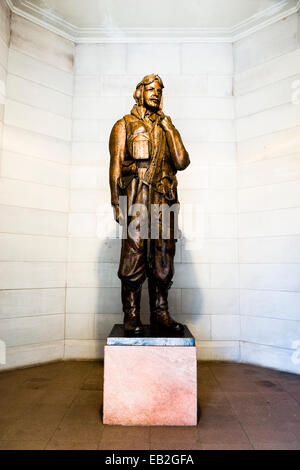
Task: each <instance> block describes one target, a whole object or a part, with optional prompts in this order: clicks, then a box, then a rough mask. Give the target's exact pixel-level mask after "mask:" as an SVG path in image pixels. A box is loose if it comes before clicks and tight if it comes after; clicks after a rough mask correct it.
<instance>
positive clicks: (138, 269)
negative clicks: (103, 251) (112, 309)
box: [118, 238, 146, 333]
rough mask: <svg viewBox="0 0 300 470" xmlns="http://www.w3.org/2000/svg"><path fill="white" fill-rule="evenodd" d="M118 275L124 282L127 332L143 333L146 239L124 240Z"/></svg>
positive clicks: (124, 309)
mask: <svg viewBox="0 0 300 470" xmlns="http://www.w3.org/2000/svg"><path fill="white" fill-rule="evenodd" d="M118 276H119V278H120V279H121V283H122V293H121V298H122V304H123V312H124V329H125V331H126V332H127V333H141V332H142V330H143V325H142V323H141V320H140V303H141V291H142V285H143V282H144V280H145V278H146V257H145V240H142V239H137V240H133V239H132V238H127V239H124V240H122V250H121V260H120V266H119V271H118Z"/></svg>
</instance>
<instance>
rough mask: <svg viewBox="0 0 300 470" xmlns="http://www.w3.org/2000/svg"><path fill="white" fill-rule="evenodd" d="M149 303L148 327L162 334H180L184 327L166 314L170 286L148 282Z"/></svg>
mask: <svg viewBox="0 0 300 470" xmlns="http://www.w3.org/2000/svg"><path fill="white" fill-rule="evenodd" d="M148 286H149V301H150V312H151V313H150V326H151V328H152V329H153V330H155V331H156V332H162V333H164V334H167V333H169V334H176V333H177V334H182V333H183V331H184V326H183V325H182V324H181V323H179V322H177V321H176V320H174V319H173V318H172V317H171V315H170V314H169V312H168V290H169V288H170V286H165V285H158V284H157V283H155V282H153V280H151V279H149V280H148Z"/></svg>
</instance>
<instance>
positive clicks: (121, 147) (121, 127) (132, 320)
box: [109, 74, 190, 334]
mask: <svg viewBox="0 0 300 470" xmlns="http://www.w3.org/2000/svg"><path fill="white" fill-rule="evenodd" d="M163 88H164V85H163V82H162V80H161V78H160V77H159V76H158V75H155V74H151V75H147V76H146V77H144V78H143V80H142V81H141V82H140V83H139V84H138V85H137V87H136V90H135V92H134V95H133V96H134V99H135V101H136V104H135V105H134V107H133V109H132V110H131V114H127V115H126V116H124V117H123V118H122V119H120V120H119V121H117V122H116V124H115V125H114V126H113V128H112V131H111V135H110V142H109V149H110V156H111V159H110V188H111V203H112V205H113V206H114V210H115V219H116V221H117V222H119V223H120V224H122V225H123V235H124V236H123V239H122V249H121V259H120V266H119V271H118V276H119V278H120V279H121V282H122V303H123V311H124V329H125V332H126V333H127V334H142V333H143V325H142V323H141V320H140V300H141V290H142V284H143V282H144V281H145V279H146V277H148V288H149V300H150V311H151V315H150V324H151V327H152V328H153V329H155V330H158V331H160V332H162V331H163V332H164V333H166V334H167V333H171V334H172V333H173V334H174V333H182V331H183V325H181V324H180V323H178V322H176V321H175V320H174V319H173V318H172V317H171V316H170V314H169V312H168V289H169V288H170V287H171V284H172V278H173V275H174V255H175V243H176V241H177V239H176V233H177V231H176V229H177V225H176V224H177V219H176V217H175V214H174V213H171V217H170V222H169V225H168V228H169V232H168V237H165V236H163V235H162V231H163V229H162V216H161V213H159V214H158V216H157V211H155V210H154V211H152V209H151V207H152V206H153V207H162V205H167V207H170V206H172V207H173V205H176V204H177V205H178V197H177V179H176V173H177V171H178V170H184V169H185V168H186V167H187V166H188V165H189V163H190V160H189V155H188V153H187V151H186V149H185V148H184V145H183V143H182V140H181V137H180V134H179V132H178V131H177V129H176V128H175V127H174V125H173V123H172V121H171V119H170V117H169V116H165V115H164V114H163V111H162V103H163V98H162V92H163ZM120 196H123V197H124V196H126V198H127V199H126V203H127V206H126V207H125V208H124V207H121V204H120ZM132 207H138V208H139V210H138V211H136V213H135V214H132ZM141 207H145V209H146V210H145V212H144V211H142V210H140V208H141ZM144 213H145V214H146V215H145V216H143V214H144ZM127 214H130V215H127ZM150 214H151V215H150ZM154 214H156V215H154ZM150 219H151V224H150V225H151V226H153V224H154V226H155V225H156V228H157V230H158V232H157V233H158V236H157V235H155V236H153V235H151V234H152V231H151V233H150V232H149V220H150ZM143 220H144V221H146V222H145V224H146V226H147V227H148V228H147V233H146V236H145V234H142V233H141V225H142V223H143ZM134 222H135V228H136V230H129V226H130V224H132V223H134ZM145 224H144V225H145Z"/></svg>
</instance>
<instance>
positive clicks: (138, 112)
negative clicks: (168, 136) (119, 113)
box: [131, 104, 160, 123]
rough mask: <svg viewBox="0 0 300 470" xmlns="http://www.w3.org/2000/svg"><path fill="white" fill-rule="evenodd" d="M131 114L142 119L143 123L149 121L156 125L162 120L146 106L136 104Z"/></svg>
mask: <svg viewBox="0 0 300 470" xmlns="http://www.w3.org/2000/svg"><path fill="white" fill-rule="evenodd" d="M131 114H132V115H133V116H135V117H137V118H138V119H142V121H144V120H145V119H149V120H150V121H151V122H152V123H155V122H156V121H157V120H158V119H159V118H160V115H159V114H157V113H153V112H151V111H149V110H147V108H145V107H144V106H138V105H136V104H135V105H134V106H133V108H132V110H131Z"/></svg>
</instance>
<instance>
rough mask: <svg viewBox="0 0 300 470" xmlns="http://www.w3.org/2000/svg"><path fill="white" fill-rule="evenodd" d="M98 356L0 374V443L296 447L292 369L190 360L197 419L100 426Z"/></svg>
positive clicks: (299, 427)
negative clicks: (184, 423)
mask: <svg viewBox="0 0 300 470" xmlns="http://www.w3.org/2000/svg"><path fill="white" fill-rule="evenodd" d="M102 385H103V363H99V362H60V363H55V364H49V365H44V366H39V367H32V368H29V369H22V370H15V371H11V372H2V373H0V449H116V450H120V449H129V450H134V449H155V450H159V449H165V450H168V449H187V450H190V449H300V376H297V375H292V374H287V373H282V372H277V371H273V370H269V369H261V368H259V367H254V366H249V365H240V364H229V363H213V362H210V363H199V364H198V399H199V407H200V412H199V424H198V426H197V427H195V428H181V427H163V428H162V427H151V428H149V427H121V426H104V425H103V424H102V422H101V418H100V409H101V401H102Z"/></svg>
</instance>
